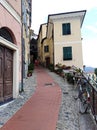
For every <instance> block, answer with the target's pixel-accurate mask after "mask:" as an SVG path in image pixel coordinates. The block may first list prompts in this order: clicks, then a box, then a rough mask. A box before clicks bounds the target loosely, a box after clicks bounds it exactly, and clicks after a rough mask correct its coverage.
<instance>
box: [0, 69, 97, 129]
mask: <svg viewBox="0 0 97 130" xmlns="http://www.w3.org/2000/svg"><path fill="white" fill-rule="evenodd" d="M47 72H48V73H49V75H51V77H53V79H55V81H56V82H57V83H58V84H59V86H60V87H61V89H62V103H61V107H60V111H59V116H58V121H57V125H56V130H97V127H96V125H95V124H94V122H93V120H92V119H91V117H90V115H89V114H86V115H80V114H79V107H78V101H77V100H75V97H76V96H77V90H76V87H75V86H73V85H71V84H68V83H67V81H66V80H64V79H63V78H61V77H60V76H58V75H56V74H55V73H52V72H50V71H48V70H47ZM36 86H37V84H36V74H35V72H34V73H33V76H32V77H29V78H28V79H26V80H25V88H24V92H23V93H22V94H21V95H20V96H19V97H18V98H17V99H15V100H13V101H12V102H11V103H10V104H8V105H6V106H3V107H0V126H2V125H3V124H5V123H6V122H7V121H8V120H9V119H10V118H11V117H12V115H13V114H14V113H15V112H16V111H18V110H19V109H20V108H21V106H22V105H23V104H24V103H25V102H26V101H27V100H28V99H29V98H30V97H31V96H32V94H33V93H34V91H35V89H36Z"/></svg>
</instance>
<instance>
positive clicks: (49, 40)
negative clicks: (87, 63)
mask: <svg viewBox="0 0 97 130" xmlns="http://www.w3.org/2000/svg"><path fill="white" fill-rule="evenodd" d="M85 14H86V10H82V11H75V12H67V13H60V14H51V15H48V22H47V24H42V25H41V27H40V31H39V37H38V49H39V53H38V56H39V59H40V62H41V63H44V65H45V66H48V65H49V64H54V66H55V65H56V64H58V63H60V64H62V65H66V66H72V65H74V66H76V67H79V68H83V55H82V38H81V27H82V24H83V20H84V17H85Z"/></svg>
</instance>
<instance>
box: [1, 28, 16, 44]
mask: <svg viewBox="0 0 97 130" xmlns="http://www.w3.org/2000/svg"><path fill="white" fill-rule="evenodd" d="M0 36H1V37H3V38H5V39H6V40H8V41H10V42H12V43H14V41H13V37H12V35H11V33H10V32H9V30H8V29H7V28H6V27H3V28H0Z"/></svg>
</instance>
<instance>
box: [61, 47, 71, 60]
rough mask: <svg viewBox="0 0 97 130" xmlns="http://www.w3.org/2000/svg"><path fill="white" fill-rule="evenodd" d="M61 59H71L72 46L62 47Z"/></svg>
mask: <svg viewBox="0 0 97 130" xmlns="http://www.w3.org/2000/svg"><path fill="white" fill-rule="evenodd" d="M63 60H72V47H63Z"/></svg>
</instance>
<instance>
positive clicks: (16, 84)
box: [0, 37, 20, 98]
mask: <svg viewBox="0 0 97 130" xmlns="http://www.w3.org/2000/svg"><path fill="white" fill-rule="evenodd" d="M0 45H1V46H3V47H4V46H5V47H7V48H9V49H10V50H13V98H17V96H18V95H19V76H18V75H19V61H20V60H19V49H18V47H17V46H16V45H15V44H14V43H11V42H9V41H7V40H6V39H4V38H2V37H0Z"/></svg>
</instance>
